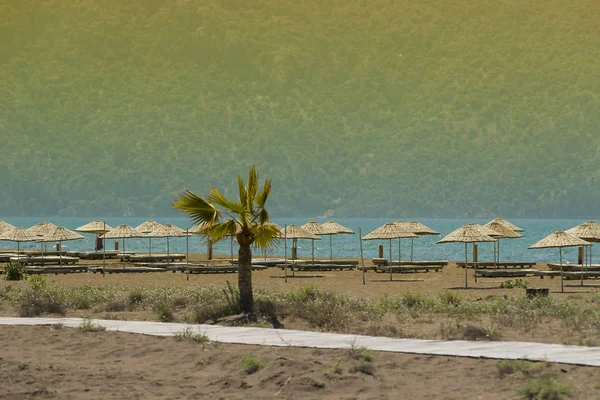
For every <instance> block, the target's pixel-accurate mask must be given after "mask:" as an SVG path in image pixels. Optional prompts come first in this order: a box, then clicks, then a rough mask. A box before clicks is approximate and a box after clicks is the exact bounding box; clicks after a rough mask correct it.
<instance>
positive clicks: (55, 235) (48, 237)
mask: <svg viewBox="0 0 600 400" xmlns="http://www.w3.org/2000/svg"><path fill="white" fill-rule="evenodd" d="M80 239H85V237H84V236H82V235H80V234H78V233H75V232H73V231H70V230H68V229H67V228H65V227H63V226H57V227H56V228H55V229H54V230H52V232H49V233H47V234H45V235H44V236H42V238H41V239H39V240H40V242H58V243H59V246H60V248H61V249H62V242H64V241H67V240H80ZM59 260H60V261H59V265H61V266H62V251H60V252H59Z"/></svg>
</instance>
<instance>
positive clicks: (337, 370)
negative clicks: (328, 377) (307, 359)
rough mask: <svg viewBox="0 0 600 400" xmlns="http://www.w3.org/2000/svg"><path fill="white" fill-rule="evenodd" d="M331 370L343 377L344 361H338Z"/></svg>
mask: <svg viewBox="0 0 600 400" xmlns="http://www.w3.org/2000/svg"><path fill="white" fill-rule="evenodd" d="M331 370H332V371H333V373H334V374H338V375H342V374H343V373H344V361H343V360H342V359H339V360H337V361H336V363H335V365H334V366H333V367H332V368H331Z"/></svg>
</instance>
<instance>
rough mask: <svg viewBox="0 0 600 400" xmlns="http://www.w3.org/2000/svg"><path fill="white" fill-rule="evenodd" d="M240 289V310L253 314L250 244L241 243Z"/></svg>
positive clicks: (239, 259)
mask: <svg viewBox="0 0 600 400" xmlns="http://www.w3.org/2000/svg"><path fill="white" fill-rule="evenodd" d="M238 287H239V289H240V310H241V311H242V312H243V313H245V314H252V313H253V311H254V298H253V296H252V249H251V248H250V245H249V244H242V243H240V249H239V251H238Z"/></svg>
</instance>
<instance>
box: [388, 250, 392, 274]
mask: <svg viewBox="0 0 600 400" xmlns="http://www.w3.org/2000/svg"><path fill="white" fill-rule="evenodd" d="M388 269H389V270H390V282H391V281H392V239H390V258H389V261H388Z"/></svg>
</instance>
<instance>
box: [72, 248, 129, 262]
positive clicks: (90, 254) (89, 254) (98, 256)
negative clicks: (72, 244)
mask: <svg viewBox="0 0 600 400" xmlns="http://www.w3.org/2000/svg"><path fill="white" fill-rule="evenodd" d="M119 254H122V253H121V252H119V251H117V250H106V255H105V253H104V252H103V251H69V252H68V253H67V255H68V256H71V257H79V258H81V259H82V260H102V259H103V258H104V257H105V256H106V259H107V260H108V259H113V258H117V256H119ZM126 254H127V253H126ZM132 254H135V253H132Z"/></svg>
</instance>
